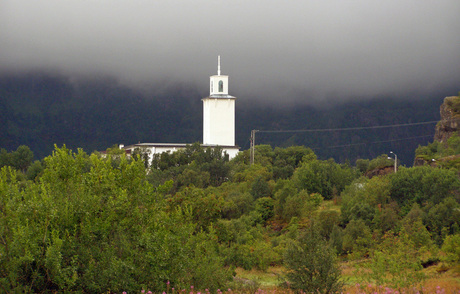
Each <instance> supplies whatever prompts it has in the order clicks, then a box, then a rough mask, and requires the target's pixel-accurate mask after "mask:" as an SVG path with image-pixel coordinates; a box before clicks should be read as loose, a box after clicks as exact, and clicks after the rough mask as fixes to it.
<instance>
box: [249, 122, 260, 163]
mask: <svg viewBox="0 0 460 294" xmlns="http://www.w3.org/2000/svg"><path fill="white" fill-rule="evenodd" d="M258 131H259V130H252V131H251V139H250V141H251V147H250V153H251V155H250V156H251V165H253V164H254V146H255V145H256V132H258Z"/></svg>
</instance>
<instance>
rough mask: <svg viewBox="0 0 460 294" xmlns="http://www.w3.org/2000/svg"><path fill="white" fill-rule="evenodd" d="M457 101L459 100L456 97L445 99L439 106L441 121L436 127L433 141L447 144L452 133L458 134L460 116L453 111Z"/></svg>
mask: <svg viewBox="0 0 460 294" xmlns="http://www.w3.org/2000/svg"><path fill="white" fill-rule="evenodd" d="M458 100H460V98H459V97H458V96H451V97H446V98H445V99H444V103H442V104H441V107H440V112H441V120H440V121H439V122H438V124H437V125H436V133H435V135H434V140H435V141H439V142H441V143H447V140H448V139H449V138H450V137H451V136H452V135H453V134H454V133H457V134H459V127H460V114H459V113H457V112H456V111H455V105H456V103H455V102H457V101H458ZM457 103H458V102H457ZM459 135H460V134H459Z"/></svg>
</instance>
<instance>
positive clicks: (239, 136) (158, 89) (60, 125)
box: [0, 73, 458, 165]
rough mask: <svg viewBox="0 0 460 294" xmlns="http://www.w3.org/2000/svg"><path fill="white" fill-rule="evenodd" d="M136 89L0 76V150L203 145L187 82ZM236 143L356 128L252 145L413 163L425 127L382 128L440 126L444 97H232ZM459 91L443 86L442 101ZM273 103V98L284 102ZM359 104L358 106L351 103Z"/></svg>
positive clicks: (38, 152) (197, 99)
mask: <svg viewBox="0 0 460 294" xmlns="http://www.w3.org/2000/svg"><path fill="white" fill-rule="evenodd" d="M150 86H151V88H152V89H151V90H145V91H144V90H139V89H133V88H130V87H127V86H125V85H123V84H120V83H119V82H118V81H116V80H115V79H111V78H108V77H107V78H94V77H91V78H88V79H83V78H80V79H78V78H69V77H66V76H60V75H57V74H54V75H52V74H45V73H29V74H22V75H19V74H18V75H13V74H10V75H6V74H4V75H1V76H0V113H1V114H2V115H1V116H0V146H1V147H2V148H5V149H7V150H9V151H13V150H15V149H16V148H17V147H18V146H20V145H27V146H29V148H30V149H31V150H32V151H33V152H34V155H35V156H36V158H37V159H38V158H43V157H45V156H48V155H49V154H51V151H52V150H53V146H54V144H57V145H58V146H62V145H63V144H66V146H68V148H71V149H74V150H76V149H77V148H83V149H84V150H87V151H88V152H92V151H94V150H99V151H100V150H105V149H107V147H109V146H112V145H113V144H125V145H127V144H134V143H137V142H152V143H153V142H157V143H158V142H165V143H193V142H196V141H200V140H201V139H202V101H201V98H202V97H203V96H204V95H206V93H202V91H199V90H197V89H196V88H194V87H191V86H189V85H184V84H181V85H178V84H174V83H162V84H157V85H150ZM237 90H238V89H235V92H236V93H234V95H236V96H237V103H236V141H237V144H238V145H239V146H240V147H241V149H242V150H245V149H248V148H249V136H250V132H251V130H253V129H257V130H261V131H283V130H306V129H308V130H311V129H336V128H358V129H356V130H348V131H328V132H313V133H312V132H278V133H274V132H259V133H257V142H258V144H267V145H271V146H273V147H288V146H295V145H304V146H308V147H310V148H311V149H312V150H313V151H314V152H315V154H317V156H318V158H320V159H328V158H334V159H335V160H336V161H337V162H341V163H344V162H346V161H347V160H349V161H350V162H354V161H355V160H356V159H358V158H364V159H365V158H375V157H377V156H378V155H380V154H382V153H388V152H389V151H394V152H395V153H397V154H398V156H399V158H400V160H401V162H402V163H403V164H405V165H412V163H413V159H414V150H415V149H416V148H417V146H418V145H420V144H421V145H426V144H427V143H428V142H430V141H431V140H432V138H433V135H434V127H433V126H434V123H433V124H427V125H413V126H400V127H394V128H384V129H359V127H373V126H383V125H395V124H407V123H416V122H426V121H437V120H439V105H440V104H441V103H442V99H443V98H444V97H445V96H446V93H444V92H442V91H439V93H429V94H427V95H426V96H424V97H416V96H414V97H410V96H408V97H392V96H391V95H388V96H382V97H373V99H371V100H368V99H364V98H362V99H358V97H357V100H354V102H353V101H342V102H337V101H340V99H335V100H333V101H335V102H334V103H325V104H323V105H315V106H314V105H313V104H311V103H308V101H309V97H305V99H304V100H305V103H304V104H291V105H284V106H281V102H280V103H276V102H268V101H264V99H263V98H261V97H259V98H257V99H256V98H254V97H239V96H238V91H237ZM456 90H458V89H448V92H447V93H448V94H451V93H455V92H454V91H456ZM283 100H284V99H283V97H280V99H279V101H283ZM357 101H358V102H357Z"/></svg>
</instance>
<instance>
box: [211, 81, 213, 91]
mask: <svg viewBox="0 0 460 294" xmlns="http://www.w3.org/2000/svg"><path fill="white" fill-rule="evenodd" d="M212 85H213V82H211V93H212V91H213V89H212Z"/></svg>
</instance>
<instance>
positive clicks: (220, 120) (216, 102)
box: [120, 56, 240, 160]
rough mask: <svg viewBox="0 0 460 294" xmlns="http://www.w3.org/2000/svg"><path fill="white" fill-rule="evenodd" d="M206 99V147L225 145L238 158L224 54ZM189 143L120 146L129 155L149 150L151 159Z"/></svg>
mask: <svg viewBox="0 0 460 294" xmlns="http://www.w3.org/2000/svg"><path fill="white" fill-rule="evenodd" d="M201 100H202V101H203V144H201V146H202V147H203V148H207V147H211V148H212V147H217V146H219V147H221V148H222V150H223V152H226V153H227V154H228V155H229V158H230V159H232V158H234V157H235V156H236V155H237V154H238V152H239V149H240V148H239V147H238V146H236V145H235V100H236V97H233V96H231V95H229V94H228V76H226V75H221V72H220V56H218V57H217V75H213V76H211V77H210V84H209V96H208V97H206V98H203V99H201ZM186 146H187V144H180V143H179V144H177V143H138V144H133V145H128V146H124V145H120V149H124V150H125V151H126V153H127V154H132V153H133V152H134V150H135V149H136V148H140V149H143V150H145V151H147V152H148V153H149V156H150V158H149V160H152V157H153V154H161V153H163V152H175V151H177V150H181V149H185V147H186Z"/></svg>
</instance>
